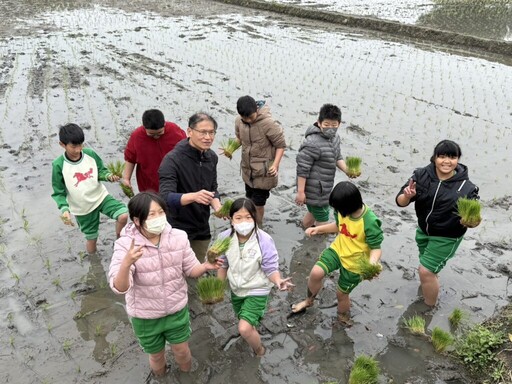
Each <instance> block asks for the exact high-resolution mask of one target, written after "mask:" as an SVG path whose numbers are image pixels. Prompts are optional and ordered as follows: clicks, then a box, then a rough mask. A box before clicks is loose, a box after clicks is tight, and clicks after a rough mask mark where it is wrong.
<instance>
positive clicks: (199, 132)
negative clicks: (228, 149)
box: [190, 128, 217, 137]
mask: <svg viewBox="0 0 512 384" xmlns="http://www.w3.org/2000/svg"><path fill="white" fill-rule="evenodd" d="M190 129H192V130H193V131H196V132H197V134H198V135H199V136H201V137H206V136H210V137H215V134H216V133H217V131H216V130H213V131H200V130H198V129H195V128H190Z"/></svg>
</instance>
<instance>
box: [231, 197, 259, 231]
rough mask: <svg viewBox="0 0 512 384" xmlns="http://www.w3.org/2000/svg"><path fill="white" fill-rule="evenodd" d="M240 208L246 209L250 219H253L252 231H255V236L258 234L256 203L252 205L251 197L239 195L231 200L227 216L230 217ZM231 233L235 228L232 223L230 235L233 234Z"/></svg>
mask: <svg viewBox="0 0 512 384" xmlns="http://www.w3.org/2000/svg"><path fill="white" fill-rule="evenodd" d="M242 208H245V209H247V212H249V215H251V217H252V220H253V221H254V232H255V233H256V236H258V225H257V224H256V223H257V221H256V205H254V202H253V201H252V200H251V199H248V198H246V197H241V198H239V199H236V200H235V201H233V204H231V208H230V209H229V217H230V218H231V219H232V218H233V215H234V214H235V213H237V212H238V211H239V210H241V209H242ZM233 233H235V228H234V227H233V225H231V235H233Z"/></svg>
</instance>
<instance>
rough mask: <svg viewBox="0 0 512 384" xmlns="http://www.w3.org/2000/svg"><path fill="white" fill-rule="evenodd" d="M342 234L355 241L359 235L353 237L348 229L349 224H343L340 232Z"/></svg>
mask: <svg viewBox="0 0 512 384" xmlns="http://www.w3.org/2000/svg"><path fill="white" fill-rule="evenodd" d="M340 233H341V234H342V235H345V236H347V237H350V238H351V239H355V238H356V237H357V235H352V234H351V233H350V232H349V231H348V229H347V224H345V223H343V224H341V230H340Z"/></svg>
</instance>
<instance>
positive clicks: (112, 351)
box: [110, 343, 117, 357]
mask: <svg viewBox="0 0 512 384" xmlns="http://www.w3.org/2000/svg"><path fill="white" fill-rule="evenodd" d="M115 355H117V345H116V344H115V343H112V344H110V357H114V356H115Z"/></svg>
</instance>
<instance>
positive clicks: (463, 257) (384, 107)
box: [0, 1, 512, 384]
mask: <svg viewBox="0 0 512 384" xmlns="http://www.w3.org/2000/svg"><path fill="white" fill-rule="evenodd" d="M7 3H10V2H7ZM4 4H5V2H2V6H4ZM13 4H14V3H13ZM16 4H18V3H16ZM3 11H4V13H0V14H1V15H3V16H0V18H2V21H3V20H4V19H6V22H5V23H0V25H1V26H0V53H1V54H0V96H1V98H0V198H1V201H2V204H1V205H0V218H1V222H0V265H1V272H0V304H1V305H0V342H1V343H0V381H2V382H6V383H107V382H108V383H117V382H119V383H144V382H146V380H147V379H148V375H149V365H148V361H147V356H146V355H145V354H144V353H143V352H142V351H141V349H140V347H139V346H138V344H137V342H136V340H135V339H134V336H133V332H132V330H131V326H130V324H129V322H128V319H127V317H126V314H125V311H124V307H123V305H124V304H123V298H122V297H119V296H116V295H114V294H113V293H112V292H111V291H110V289H109V287H108V285H107V282H106V277H105V272H106V271H107V270H108V265H109V261H110V256H111V251H112V244H113V242H114V237H115V236H114V224H113V223H112V222H111V221H109V220H106V219H103V220H102V224H101V226H100V239H99V242H98V247H99V252H98V255H93V256H88V255H85V253H84V239H83V237H82V235H81V234H80V232H79V231H78V230H77V229H76V227H75V228H70V227H66V226H64V225H63V224H62V222H61V220H60V218H59V212H58V210H57V208H56V206H55V204H54V202H53V200H52V199H51V197H50V195H51V181H50V180H51V162H52V160H53V159H54V158H56V157H57V156H59V155H60V154H61V148H60V147H59V145H58V138H57V132H58V126H59V125H61V124H64V123H67V122H76V123H78V124H80V125H82V126H83V127H84V128H85V135H86V145H87V146H90V147H92V148H94V149H95V150H96V151H97V152H98V153H99V154H100V156H101V157H102V158H103V160H104V161H105V162H110V161H115V160H121V159H122V156H123V155H122V153H123V149H124V146H125V144H126V140H127V137H128V135H129V133H130V132H131V131H132V130H133V129H134V128H135V127H137V126H138V125H140V118H141V116H142V113H143V111H144V110H146V109H149V108H160V109H161V110H162V111H163V112H164V114H165V116H166V118H167V119H168V120H171V121H175V122H176V123H178V124H179V125H180V126H181V127H183V128H184V127H186V121H187V119H188V117H189V116H190V115H192V114H193V113H195V112H197V111H199V110H204V111H207V112H209V113H211V114H212V115H214V117H215V118H216V119H217V120H218V122H219V127H220V128H219V133H218V135H217V137H216V139H215V140H216V143H217V144H220V142H221V141H222V140H225V139H227V138H228V137H232V136H233V135H234V119H235V110H236V108H235V103H236V100H237V98H238V97H239V96H242V95H244V94H252V95H254V96H255V97H257V98H262V99H265V100H266V101H267V103H268V104H269V105H270V106H271V110H272V112H273V114H274V116H275V117H276V118H277V119H278V120H279V121H280V122H281V123H282V125H283V127H284V129H285V135H286V139H287V143H288V148H287V151H286V153H285V157H284V159H283V162H282V166H281V169H280V184H279V186H278V187H277V188H276V189H275V190H274V191H273V193H272V196H271V197H270V199H269V201H268V205H267V207H266V220H265V230H266V231H268V232H269V233H270V234H271V235H272V236H273V237H274V239H275V242H276V245H277V248H278V250H279V254H280V268H281V270H282V273H283V274H284V275H287V276H292V277H293V281H294V283H295V284H296V288H295V290H294V291H293V292H288V293H287V292H274V294H273V295H272V299H271V302H270V305H269V308H268V312H267V314H266V315H265V318H264V320H263V321H262V324H261V325H260V327H259V330H260V333H261V334H262V338H263V342H264V344H265V346H266V347H267V354H266V355H265V357H263V358H261V359H257V358H254V357H253V356H252V353H251V351H250V350H249V347H248V346H247V345H246V343H245V342H244V341H243V340H241V339H240V337H239V335H238V333H237V327H236V320H235V318H234V315H233V312H232V309H231V304H230V303H229V300H228V297H227V296H226V299H225V300H224V301H223V302H222V303H219V304H216V305H214V306H204V305H202V304H201V303H200V302H199V300H198V299H197V297H196V294H195V291H194V284H193V283H192V284H191V285H190V302H189V305H190V311H191V316H192V330H193V332H192V338H191V340H190V345H191V350H192V354H193V356H194V364H193V366H194V371H193V372H192V373H190V374H181V373H178V372H177V370H176V364H175V363H174V362H173V360H172V357H171V356H170V355H169V362H170V368H171V370H170V372H169V375H168V377H167V379H166V381H167V382H180V383H226V382H229V383H231V382H232V383H238V382H245V383H248V384H254V383H327V382H337V383H346V382H347V380H348V375H349V370H350V367H351V366H352V363H353V361H354V359H355V358H356V357H357V356H359V355H361V354H367V355H372V356H374V357H375V358H376V359H377V360H378V361H379V362H380V366H381V381H382V382H389V381H391V380H392V381H394V382H397V383H405V382H410V383H443V382H450V383H457V382H459V383H471V382H472V381H471V379H470V378H468V377H467V375H466V373H465V371H464V369H462V368H461V367H460V366H458V365H457V363H456V362H455V361H454V360H451V359H450V358H448V357H447V356H446V355H441V354H438V353H434V352H433V349H432V347H431V345H430V343H429V342H428V341H427V340H424V339H421V338H417V337H412V336H410V335H408V334H407V333H405V331H404V330H403V329H402V326H401V324H402V323H401V321H402V318H403V316H408V314H409V313H414V312H415V305H416V304H415V301H416V300H417V299H418V276H417V271H416V268H417V264H418V261H417V251H416V246H415V243H414V229H415V215H414V212H413V208H412V207H409V208H407V209H399V208H398V207H396V205H395V203H394V196H395V194H396V192H397V191H398V189H399V187H400V186H401V185H402V184H403V183H404V182H405V181H406V180H407V179H408V177H409V176H410V174H411V172H412V170H413V169H414V168H416V167H419V166H424V165H426V164H427V163H428V159H429V157H430V154H431V151H432V148H433V147H434V145H435V143H437V142H438V141H439V140H440V139H443V138H450V139H454V140H456V141H457V142H459V144H460V145H461V147H462V151H463V158H462V162H463V163H464V164H466V165H468V167H469V169H470V173H471V179H472V180H473V181H474V182H475V183H476V184H478V185H479V187H480V195H481V198H482V202H483V205H484V211H483V217H484V221H483V222H482V224H481V225H480V226H479V227H478V228H476V229H474V230H470V231H468V233H467V235H466V239H465V241H464V242H463V243H462V245H461V247H460V249H459V251H458V253H457V255H456V257H455V258H454V259H453V260H451V261H450V263H449V264H448V266H447V267H446V268H445V269H444V270H443V271H442V272H441V273H440V275H439V276H440V279H441V286H442V290H441V295H440V305H439V308H438V310H437V311H436V312H435V313H434V314H433V316H432V318H431V319H430V323H429V325H428V329H429V330H431V329H432V328H433V327H435V326H439V327H441V328H443V329H445V330H448V329H449V326H448V320H447V317H448V315H449V314H450V313H451V311H452V310H453V309H454V308H461V309H463V310H465V311H467V312H468V314H469V316H470V320H471V322H481V321H483V320H485V319H488V318H490V317H492V316H493V314H495V313H496V312H497V311H498V310H499V309H500V308H502V307H504V306H505V305H506V304H507V303H508V302H509V300H510V288H509V286H510V276H511V271H510V265H511V262H512V251H511V249H512V243H511V238H510V233H511V229H512V220H511V218H512V215H511V211H510V206H511V204H512V200H511V198H510V196H511V195H512V183H510V180H511V170H510V167H509V159H510V155H509V153H510V149H509V145H510V144H509V143H510V142H511V141H510V138H511V126H510V121H511V117H512V109H511V108H512V106H511V104H510V95H509V90H510V89H511V88H512V67H511V66H510V65H507V60H506V58H503V57H497V56H495V55H488V56H485V55H482V54H479V55H478V56H475V55H473V54H472V53H471V52H468V51H465V50H464V49H463V48H461V47H459V48H458V49H456V50H450V49H447V48H446V47H445V46H436V45H433V44H431V43H429V44H426V43H420V42H417V41H399V39H397V38H395V37H389V38H384V37H383V36H377V35H375V34H372V33H365V32H362V31H361V30H353V29H348V28H345V27H343V26H338V25H333V24H331V23H322V22H319V21H308V20H302V19H298V18H292V17H288V16H286V15H278V16H276V15H275V14H274V13H266V12H263V11H256V10H251V9H244V8H239V7H230V6H226V5H223V4H220V3H214V2H202V1H187V2H172V3H165V4H161V3H158V4H157V3H154V2H145V1H140V2H139V1H135V2H130V3H129V4H127V3H125V2H116V1H98V2H93V3H91V2H87V4H82V3H80V2H61V3H57V2H55V3H52V4H50V3H48V2H39V1H33V2H31V1H25V2H21V3H19V5H16V6H13V7H12V8H9V7H6V8H4V9H3ZM15 16H16V17H15ZM14 19H16V20H17V22H16V23H14V24H13V23H12V20H14ZM325 102H334V103H336V104H338V105H340V107H341V109H342V111H343V124H342V127H341V129H340V132H339V134H340V135H341V137H342V151H343V154H344V155H345V156H348V155H354V154H358V155H359V156H360V157H362V158H363V168H362V171H363V174H362V176H361V177H360V178H359V179H357V180H356V181H355V182H356V184H357V185H358V186H359V188H360V189H361V191H362V193H363V197H364V200H365V202H366V203H367V204H368V205H370V206H371V207H372V208H373V209H374V211H375V212H376V213H377V215H378V216H379V217H381V218H382V219H383V229H384V232H385V235H386V238H385V242H384V244H383V265H384V271H383V272H382V274H381V276H380V277H379V279H377V280H376V281H372V282H363V283H362V284H361V285H360V286H359V287H357V288H356V289H355V290H354V292H353V295H351V296H352V300H353V301H352V305H353V320H354V325H353V326H352V327H351V328H342V327H340V326H339V325H338V324H336V323H335V322H334V323H333V320H334V318H335V315H336V307H335V306H336V295H335V286H336V280H337V276H333V277H331V278H328V279H326V282H325V288H324V289H323V290H322V291H321V293H320V294H319V296H318V300H317V301H316V303H315V306H314V307H312V308H310V309H308V310H307V311H306V312H305V313H304V314H301V315H296V316H289V315H290V306H291V304H292V303H294V302H296V301H298V300H300V299H301V298H303V296H304V294H305V291H306V284H307V276H308V273H309V271H310V269H311V267H312V266H313V264H314V262H315V260H316V258H317V257H318V255H319V254H320V252H321V251H322V250H323V249H324V248H325V247H326V246H328V245H329V243H330V241H332V237H328V236H326V237H318V238H312V239H309V238H306V237H305V236H304V232H303V230H302V229H301V228H300V220H301V218H302V215H303V214H304V213H305V212H304V209H302V208H299V207H297V206H296V205H295V204H294V203H293V201H294V197H295V189H294V188H295V187H294V185H295V156H296V153H297V150H298V148H299V145H300V142H301V140H302V137H303V133H304V131H305V129H306V128H307V126H309V125H310V124H311V123H313V122H314V121H315V120H316V114H317V111H318V109H319V108H320V106H321V105H322V104H323V103H325ZM214 146H217V145H216V144H215V145H214ZM239 156H240V155H239V153H236V152H235V154H234V156H233V160H228V159H227V158H224V157H221V158H220V160H219V168H218V176H219V190H220V192H221V193H222V197H230V198H234V197H239V196H242V195H243V193H244V192H243V191H244V188H243V184H242V182H241V178H240V173H239V172H240V171H239V160H240V157H239ZM336 180H337V181H339V180H344V176H343V175H341V174H338V175H337V176H336ZM107 188H108V189H109V191H110V192H111V193H112V194H113V195H114V196H115V197H117V198H119V199H125V197H124V195H123V194H122V192H121V189H120V188H119V186H118V185H116V184H107ZM125 201H126V200H125ZM211 225H212V229H213V232H214V235H215V234H217V233H219V232H220V231H222V230H223V229H225V228H226V223H225V222H224V221H223V220H220V219H217V218H215V217H213V216H212V219H211ZM404 362H406V363H404ZM149 381H151V380H149Z"/></svg>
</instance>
